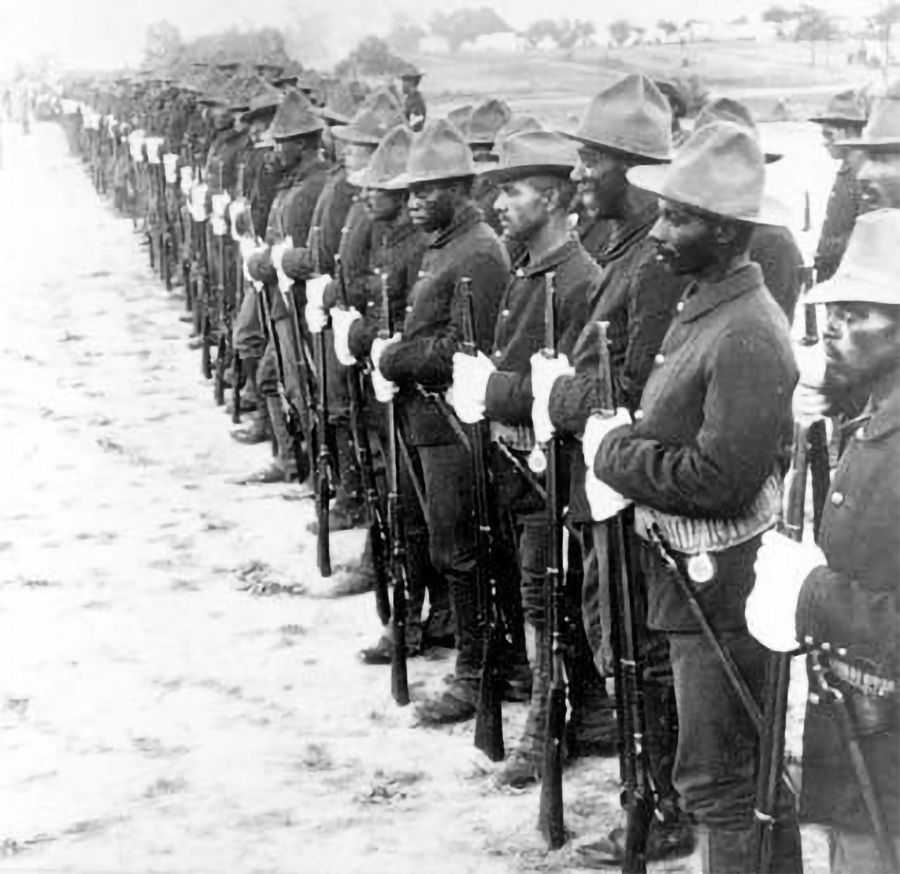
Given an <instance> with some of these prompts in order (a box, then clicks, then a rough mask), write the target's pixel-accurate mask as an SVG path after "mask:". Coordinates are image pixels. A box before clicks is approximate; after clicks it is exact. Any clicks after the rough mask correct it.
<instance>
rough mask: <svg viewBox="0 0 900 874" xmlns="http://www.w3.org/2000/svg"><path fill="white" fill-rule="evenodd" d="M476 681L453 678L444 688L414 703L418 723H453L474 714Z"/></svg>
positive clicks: (476, 698)
mask: <svg viewBox="0 0 900 874" xmlns="http://www.w3.org/2000/svg"><path fill="white" fill-rule="evenodd" d="M477 701H478V681H477V680H461V679H459V678H454V680H453V682H452V683H449V684H448V685H447V686H446V687H445V688H444V689H442V690H441V691H440V692H438V693H437V694H436V695H433V696H432V697H430V698H426V699H425V700H423V701H420V702H419V703H418V704H416V709H415V714H416V720H417V722H418V724H419V725H426V726H428V725H453V724H454V723H457V722H465V721H466V720H468V719H471V718H472V717H473V716H474V715H475V704H476V702H477Z"/></svg>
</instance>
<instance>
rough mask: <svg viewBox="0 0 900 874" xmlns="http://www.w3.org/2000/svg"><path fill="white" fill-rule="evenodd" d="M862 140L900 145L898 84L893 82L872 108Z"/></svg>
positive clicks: (899, 95)
mask: <svg viewBox="0 0 900 874" xmlns="http://www.w3.org/2000/svg"><path fill="white" fill-rule="evenodd" d="M862 138H863V140H870V141H878V140H885V139H887V140H897V141H898V143H900V82H894V83H893V84H892V85H891V86H890V87H889V88H888V90H887V91H886V92H885V94H884V96H883V97H879V98H878V99H877V100H876V101H875V105H874V106H873V107H872V114H871V115H870V116H869V121H868V123H867V124H866V126H865V127H864V128H863V132H862Z"/></svg>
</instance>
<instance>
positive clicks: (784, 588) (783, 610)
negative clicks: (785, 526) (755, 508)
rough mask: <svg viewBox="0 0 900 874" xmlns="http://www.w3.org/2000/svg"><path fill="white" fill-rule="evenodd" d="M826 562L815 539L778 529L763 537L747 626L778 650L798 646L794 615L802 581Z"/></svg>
mask: <svg viewBox="0 0 900 874" xmlns="http://www.w3.org/2000/svg"><path fill="white" fill-rule="evenodd" d="M823 564H827V562H826V561H825V556H824V554H823V553H822V550H821V549H819V548H818V547H817V546H815V545H814V544H812V543H797V542H796V541H794V540H791V539H790V538H787V537H785V536H784V535H783V534H778V533H777V532H776V531H767V532H766V533H765V534H764V535H763V537H762V543H761V544H760V547H759V552H758V553H757V554H756V562H755V564H754V565H753V570H754V572H755V574H756V583H755V584H754V586H753V591H752V592H751V593H750V596H749V597H748V598H747V604H746V607H745V608H744V616H745V618H746V620H747V630H748V631H749V632H750V633H751V634H752V635H753V636H754V637H755V638H756V639H757V640H758V641H759V642H760V643H761V644H762V645H763V646H765V647H767V648H768V649H771V650H773V651H775V652H790V651H791V650H794V649H797V647H799V646H800V644H799V643H798V642H797V626H796V620H795V616H796V613H797V601H798V600H799V598H800V590H801V589H802V588H803V583H804V582H805V581H806V578H807V577H808V576H809V574H810V571H812V569H813V568H815V567H819V566H820V565H823Z"/></svg>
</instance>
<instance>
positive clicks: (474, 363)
mask: <svg viewBox="0 0 900 874" xmlns="http://www.w3.org/2000/svg"><path fill="white" fill-rule="evenodd" d="M496 369H497V368H496V367H494V365H493V364H492V363H491V359H490V358H488V357H487V355H485V354H484V353H483V352H481V351H479V352H477V353H476V354H475V355H467V354H466V353H465V352H454V353H453V385H452V386H451V387H450V389H451V390H450V392H448V394H447V401H448V403H450V404H451V405H452V406H453V409H454V410H456V415H457V416H459V418H460V421H462V422H465V423H466V424H467V425H473V424H475V422H480V421H481V420H482V419H483V418H484V398H485V395H486V394H487V384H488V380H489V379H490V378H491V374H492V373H494V372H495V371H496Z"/></svg>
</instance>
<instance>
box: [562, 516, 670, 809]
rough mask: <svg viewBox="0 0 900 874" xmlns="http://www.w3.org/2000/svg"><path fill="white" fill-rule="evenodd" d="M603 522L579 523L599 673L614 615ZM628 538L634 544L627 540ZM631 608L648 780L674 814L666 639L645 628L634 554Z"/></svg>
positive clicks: (586, 619) (585, 614)
mask: <svg viewBox="0 0 900 874" xmlns="http://www.w3.org/2000/svg"><path fill="white" fill-rule="evenodd" d="M601 525H602V523H591V524H588V525H582V526H580V530H581V533H582V537H583V540H584V582H583V584H582V597H581V609H582V620H583V625H584V631H585V634H586V637H587V642H588V645H589V646H590V649H591V651H592V653H593V656H594V664H595V665H596V666H597V668H598V670H600V671H601V673H604V674H605V673H607V672H612V671H613V670H614V668H615V665H614V655H613V627H612V625H613V617H612V609H611V598H610V582H611V581H610V578H609V565H608V556H607V555H606V553H605V552H604V553H602V554H601V553H600V550H599V549H597V548H596V546H595V544H596V543H598V542H599V539H598V537H597V536H596V535H595V532H598V529H599V528H600V527H601ZM627 542H628V543H629V544H630V545H631V546H634V544H633V543H632V538H630V537H629V538H628V540H627ZM630 571H631V580H630V582H631V591H632V596H633V599H632V600H633V603H632V610H633V611H634V614H635V618H636V621H635V625H636V627H637V628H638V631H639V632H640V633H639V637H638V653H639V656H640V660H641V664H642V666H643V670H642V672H641V682H642V686H643V703H644V749H645V751H646V753H647V759H648V765H649V768H650V771H651V775H652V781H653V784H654V787H655V788H656V793H657V799H658V808H659V812H660V813H661V814H663V815H664V816H669V815H673V814H674V813H675V812H676V811H677V809H678V806H679V804H678V794H677V792H676V791H675V788H674V786H673V780H672V770H673V767H674V763H675V752H676V745H677V742H678V717H677V710H676V701H675V690H674V683H673V678H672V665H671V662H670V659H669V642H668V639H667V637H666V635H665V634H664V633H662V632H660V631H653V630H651V629H648V628H647V627H646V624H645V617H646V583H645V580H644V576H643V573H642V570H641V566H640V563H639V562H638V561H637V559H636V557H635V559H634V560H632V561H631V563H630Z"/></svg>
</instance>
